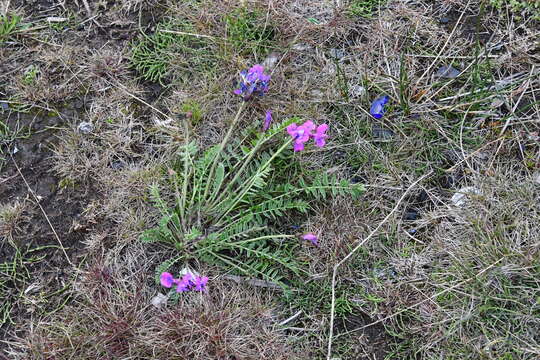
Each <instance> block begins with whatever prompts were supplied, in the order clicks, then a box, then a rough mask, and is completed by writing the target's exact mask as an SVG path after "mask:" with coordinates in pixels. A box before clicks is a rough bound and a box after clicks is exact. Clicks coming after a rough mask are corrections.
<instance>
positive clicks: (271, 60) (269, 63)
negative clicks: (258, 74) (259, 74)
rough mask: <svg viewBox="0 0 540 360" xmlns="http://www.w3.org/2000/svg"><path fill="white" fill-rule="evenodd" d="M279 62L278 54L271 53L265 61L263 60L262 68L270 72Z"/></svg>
mask: <svg viewBox="0 0 540 360" xmlns="http://www.w3.org/2000/svg"><path fill="white" fill-rule="evenodd" d="M278 60H279V54H278V53H277V52H272V53H270V55H268V57H267V58H266V59H264V62H263V64H262V65H263V67H264V69H265V70H267V71H270V70H272V69H273V68H275V67H276V64H277V62H278Z"/></svg>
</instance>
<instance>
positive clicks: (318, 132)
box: [315, 124, 328, 135]
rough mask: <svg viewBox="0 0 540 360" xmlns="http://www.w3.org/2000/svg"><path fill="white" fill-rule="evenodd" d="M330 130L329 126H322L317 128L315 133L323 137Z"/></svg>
mask: <svg viewBox="0 0 540 360" xmlns="http://www.w3.org/2000/svg"><path fill="white" fill-rule="evenodd" d="M326 130H328V124H321V125H319V126H317V131H316V132H315V133H316V134H317V135H322V134H324V133H325V132H326Z"/></svg>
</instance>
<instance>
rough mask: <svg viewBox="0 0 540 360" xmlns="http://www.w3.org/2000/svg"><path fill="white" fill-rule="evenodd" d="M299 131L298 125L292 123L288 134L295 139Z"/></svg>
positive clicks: (288, 128)
mask: <svg viewBox="0 0 540 360" xmlns="http://www.w3.org/2000/svg"><path fill="white" fill-rule="evenodd" d="M297 129H298V125H296V123H292V124H291V125H289V126H287V133H288V134H289V135H291V136H292V137H293V139H294V138H295V137H296V130H297Z"/></svg>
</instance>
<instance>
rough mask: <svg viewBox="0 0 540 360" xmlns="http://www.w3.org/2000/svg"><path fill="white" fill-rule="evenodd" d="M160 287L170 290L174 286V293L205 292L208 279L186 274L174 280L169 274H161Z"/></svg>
mask: <svg viewBox="0 0 540 360" xmlns="http://www.w3.org/2000/svg"><path fill="white" fill-rule="evenodd" d="M159 281H160V283H161V285H163V286H164V287H166V288H171V287H172V286H173V285H176V292H178V293H180V292H186V291H191V290H193V291H205V290H206V283H207V282H208V277H206V276H193V274H190V273H187V274H185V275H184V276H182V277H181V278H179V279H175V278H174V277H173V276H172V274H171V273H168V272H164V273H161V276H160V277H159Z"/></svg>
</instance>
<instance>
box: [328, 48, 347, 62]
mask: <svg viewBox="0 0 540 360" xmlns="http://www.w3.org/2000/svg"><path fill="white" fill-rule="evenodd" d="M330 56H331V57H333V58H334V59H337V60H341V59H343V58H344V57H345V51H343V50H341V49H336V48H332V49H330Z"/></svg>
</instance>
